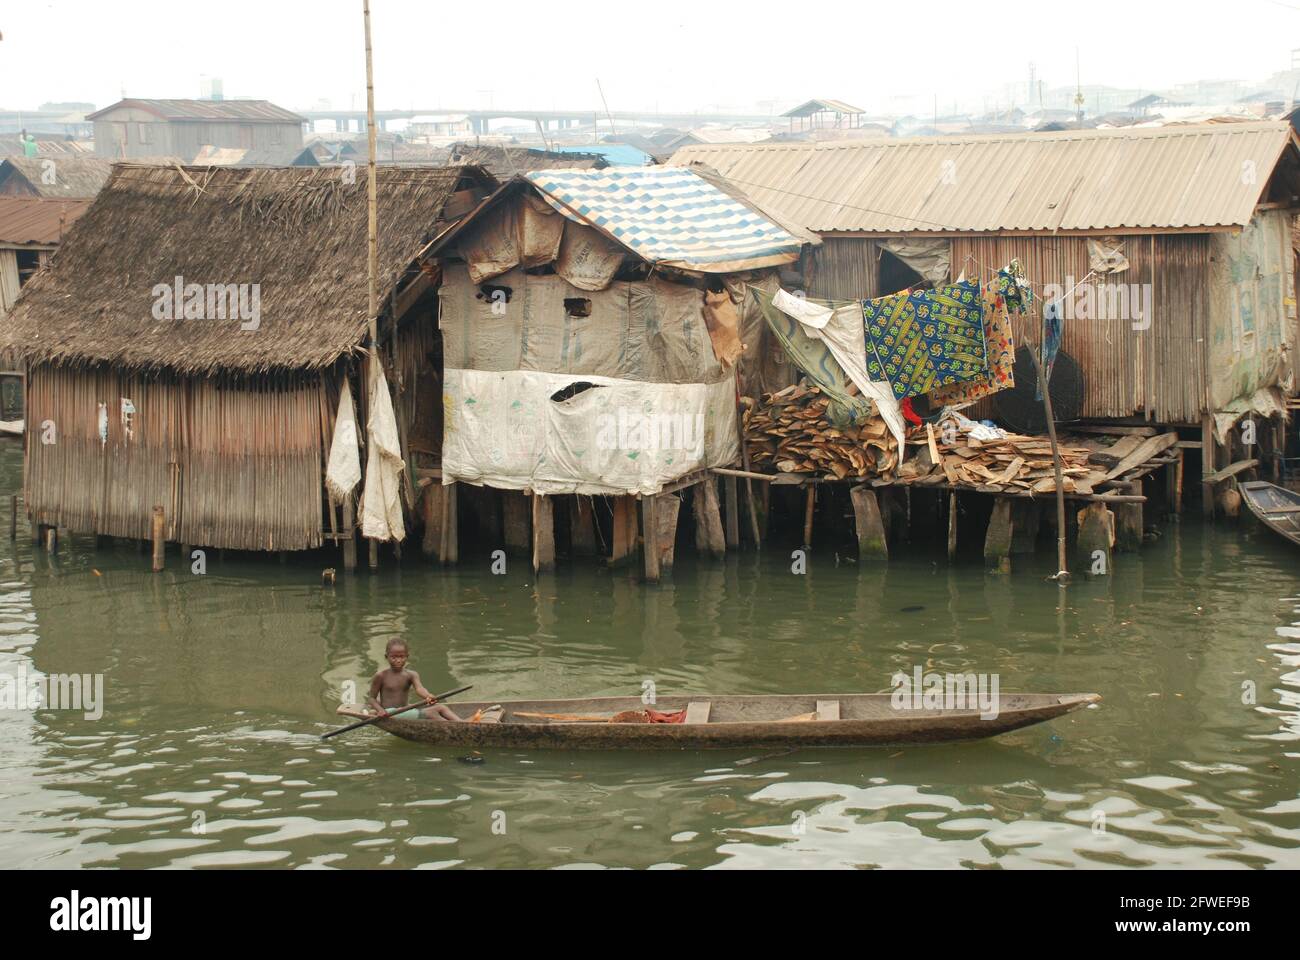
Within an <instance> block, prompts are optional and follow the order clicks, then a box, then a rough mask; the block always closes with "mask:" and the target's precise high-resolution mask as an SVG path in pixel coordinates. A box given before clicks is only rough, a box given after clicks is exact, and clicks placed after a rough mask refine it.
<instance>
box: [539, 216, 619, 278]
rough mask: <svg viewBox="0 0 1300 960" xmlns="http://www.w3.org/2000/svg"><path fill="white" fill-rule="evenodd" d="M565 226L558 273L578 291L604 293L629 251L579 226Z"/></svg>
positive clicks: (576, 224)
mask: <svg viewBox="0 0 1300 960" xmlns="http://www.w3.org/2000/svg"><path fill="white" fill-rule="evenodd" d="M556 219H557V220H559V221H560V222H561V223H562V224H564V237H563V239H562V240H561V241H560V252H559V254H558V256H557V259H556V261H555V272H556V273H558V274H559V275H560V276H561V277H563V278H564V279H565V280H567V281H568V282H569V283H570V284H571V285H572V286H574V287H576V288H578V289H579V290H604V289H605V288H606V287H608V286H609V285H610V283H611V282H613V280H614V274H616V273H618V268H619V267H620V266H622V264H623V258H624V257H625V256H626V251H625V250H624V249H623V248H622V247H620V246H619V245H618V244H616V243H614V241H612V240H610V239H608V238H606V237H605V236H604V235H603V234H602V233H601V232H600V231H598V230H593V229H592V228H591V227H588V226H585V225H583V224H580V223H571V222H568V221H567V220H565V219H564V218H562V217H560V216H559V215H558V214H557V215H556Z"/></svg>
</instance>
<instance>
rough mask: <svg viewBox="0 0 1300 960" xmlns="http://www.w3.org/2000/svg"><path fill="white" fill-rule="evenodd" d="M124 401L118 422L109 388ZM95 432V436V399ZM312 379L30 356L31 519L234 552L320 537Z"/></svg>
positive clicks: (319, 463) (314, 543) (317, 387)
mask: <svg viewBox="0 0 1300 960" xmlns="http://www.w3.org/2000/svg"><path fill="white" fill-rule="evenodd" d="M123 398H127V399H129V400H131V401H132V402H133V403H134V405H135V413H134V415H133V416H132V418H131V422H130V424H129V425H128V423H127V422H126V421H125V420H124V418H123V416H122V399H123ZM100 403H104V404H106V406H107V412H108V435H107V438H106V439H104V440H102V441H101V438H100V436H99V433H98V414H99V404H100ZM327 407H328V399H327V398H326V396H325V394H324V388H323V385H322V380H321V378H320V377H319V376H317V377H292V378H290V377H261V378H258V379H257V380H255V381H253V382H251V383H250V382H244V383H235V382H232V381H224V380H220V379H213V380H177V379H175V378H167V377H164V378H143V377H135V376H127V375H123V374H120V373H117V372H114V371H109V370H103V369H98V370H85V369H81V370H69V369H62V368H54V367H49V366H39V367H36V368H35V369H34V370H33V371H32V372H31V374H30V377H29V382H28V393H27V412H28V416H27V424H28V429H27V436H26V447H27V457H26V467H25V496H26V498H27V500H26V502H27V504H28V509H29V511H30V513H31V515H32V517H33V520H34V522H39V523H46V524H51V525H58V526H62V527H66V528H67V529H68V530H69V531H71V532H73V533H81V534H103V535H107V536H116V537H129V538H135V539H147V538H148V536H149V522H150V515H151V513H152V511H153V507H154V505H156V504H160V505H162V507H163V508H164V510H165V511H166V518H167V526H166V536H167V539H168V540H171V541H174V542H180V543H186V544H194V545H196V546H208V547H218V548H230V549H242V550H304V549H309V548H314V547H318V546H320V545H321V544H322V542H323V529H322V526H323V517H324V514H323V496H324V493H323V483H322V479H323V469H324V467H323V460H324V454H323V435H324V427H325V425H324V424H323V423H322V415H323V411H325V410H326V409H327Z"/></svg>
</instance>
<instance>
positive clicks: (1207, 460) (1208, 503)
mask: <svg viewBox="0 0 1300 960" xmlns="http://www.w3.org/2000/svg"><path fill="white" fill-rule="evenodd" d="M1214 459H1215V440H1214V416H1213V415H1212V414H1208V413H1207V414H1206V415H1205V419H1204V420H1202V421H1201V512H1202V513H1204V514H1205V516H1207V517H1213V516H1214V484H1212V483H1206V482H1205V478H1206V477H1208V476H1210V475H1211V474H1212V473H1214V469H1215V467H1214Z"/></svg>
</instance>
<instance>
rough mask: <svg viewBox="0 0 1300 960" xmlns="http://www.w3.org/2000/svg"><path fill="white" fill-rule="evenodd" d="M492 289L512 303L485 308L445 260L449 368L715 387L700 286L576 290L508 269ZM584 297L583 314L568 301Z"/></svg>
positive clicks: (442, 318) (486, 301)
mask: <svg viewBox="0 0 1300 960" xmlns="http://www.w3.org/2000/svg"><path fill="white" fill-rule="evenodd" d="M494 283H495V284H497V285H499V286H503V287H508V288H509V289H510V291H511V294H510V302H509V303H496V304H494V303H493V302H491V299H490V298H487V297H481V292H480V290H479V288H478V286H476V285H475V284H473V283H472V282H471V281H470V279H469V275H468V272H467V271H466V269H465V267H464V266H463V265H461V264H449V265H448V266H447V270H446V275H445V277H444V281H443V285H442V287H441V289H440V290H439V292H438V296H439V300H440V304H441V309H440V315H439V326H440V327H441V329H442V333H443V355H444V357H445V362H446V364H447V366H448V367H456V368H460V369H468V370H481V371H493V370H495V371H507V370H534V371H538V372H542V373H558V374H566V375H567V374H579V375H582V376H605V377H614V378H616V379H622V380H642V381H648V382H653V383H715V382H717V381H719V380H722V379H723V378H724V377H725V376H726V371H724V370H723V368H722V365H721V364H720V363H719V362H718V360H717V358H716V357H715V356H714V351H713V345H712V340H711V338H710V335H709V330H708V328H707V325H706V323H705V319H704V313H703V303H704V298H703V294H702V292H701V291H700V290H698V289H696V288H694V287H689V286H685V285H683V284H677V283H669V282H668V281H666V280H662V279H660V278H654V279H652V280H648V281H644V282H639V283H627V282H619V283H614V284H611V285H610V286H609V287H608V288H607V289H605V290H592V291H589V290H580V289H577V288H575V287H573V286H571V285H570V284H569V283H567V282H566V281H565V280H564V279H563V278H562V277H558V276H529V275H528V274H526V273H524V272H523V271H522V270H512V271H510V272H509V273H507V274H505V275H503V276H501V277H499V278H497V279H496V280H495V281H494ZM572 299H577V300H589V301H590V305H591V312H590V314H589V315H588V316H586V317H581V316H576V315H572V314H570V313H569V312H568V310H566V308H565V300H572Z"/></svg>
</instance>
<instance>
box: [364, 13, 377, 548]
mask: <svg viewBox="0 0 1300 960" xmlns="http://www.w3.org/2000/svg"><path fill="white" fill-rule="evenodd" d="M361 7H362V12H363V14H364V16H365V21H366V131H367V136H366V141H367V150H366V153H367V169H366V293H367V301H366V312H367V316H368V317H369V318H370V354H369V357H368V363H367V364H366V372H367V376H366V394H367V400H366V415H367V416H369V414H370V405H371V400H370V399H369V395H370V393H371V391H372V390H373V389H374V384H375V382H376V381H377V380H378V379H379V378H378V369H377V367H376V365H377V364H378V363H379V199H378V194H379V187H378V178H377V177H376V175H375V67H374V56H373V54H372V52H371V47H370V0H361ZM369 560H370V568H371V569H372V570H373V569H375V568H376V567H378V566H379V544H378V543H376V542H375V541H374V540H371V541H370V557H369Z"/></svg>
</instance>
